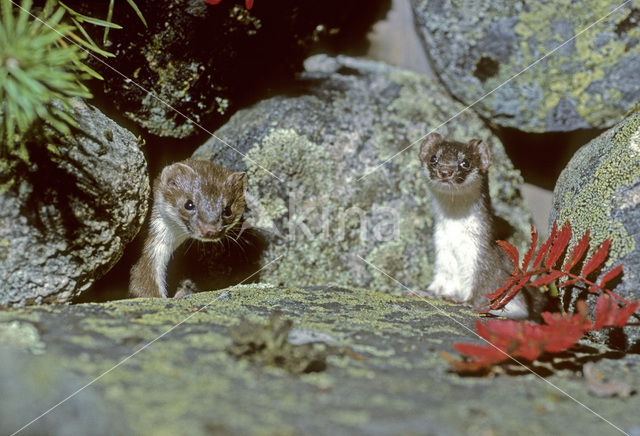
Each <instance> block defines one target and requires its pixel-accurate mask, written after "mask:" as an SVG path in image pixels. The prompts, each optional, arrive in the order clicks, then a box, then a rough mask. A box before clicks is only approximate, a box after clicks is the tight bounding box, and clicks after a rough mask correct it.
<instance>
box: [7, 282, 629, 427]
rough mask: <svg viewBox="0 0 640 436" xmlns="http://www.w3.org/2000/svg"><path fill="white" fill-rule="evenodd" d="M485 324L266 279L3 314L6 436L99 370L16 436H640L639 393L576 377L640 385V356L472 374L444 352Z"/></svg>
mask: <svg viewBox="0 0 640 436" xmlns="http://www.w3.org/2000/svg"><path fill="white" fill-rule="evenodd" d="M274 312H279V313H280V315H279V317H274V316H273V313H274ZM475 318H476V316H475V315H474V314H473V312H471V311H470V310H468V309H466V308H464V307H461V306H455V305H451V304H448V303H443V302H435V301H426V300H425V301H422V300H419V299H417V298H413V297H400V296H393V295H389V294H385V293H377V292H371V291H366V290H360V289H344V288H322V287H314V288H307V289H301V288H280V287H274V286H269V285H260V284H258V285H241V286H236V287H232V288H228V289H225V290H221V291H217V292H207V293H201V294H197V295H193V296H188V297H185V298H182V299H178V300H159V299H156V300H142V299H139V300H129V301H120V302H112V303H104V304H82V305H76V306H48V307H31V308H25V309H13V310H11V311H5V312H0V346H3V347H5V348H1V349H0V352H1V353H2V356H3V357H2V362H3V364H2V368H0V383H1V384H2V386H3V395H2V398H1V399H0V403H1V406H0V433H2V434H11V433H12V432H14V431H16V430H18V429H19V428H20V427H22V426H24V425H25V424H27V423H28V422H29V421H31V420H32V419H34V418H36V417H37V416H39V415H40V414H41V413H43V412H45V411H46V410H47V409H49V408H50V407H52V406H54V405H55V404H56V403H58V402H59V401H62V400H65V399H66V398H67V397H68V396H69V395H70V394H73V393H75V392H76V391H77V390H79V389H81V388H83V386H85V385H86V384H87V383H90V382H92V381H93V380H94V379H96V377H99V379H98V380H97V381H95V383H93V384H91V385H90V386H89V387H87V388H86V389H82V390H80V391H79V392H78V393H77V394H76V395H73V396H71V397H70V398H69V399H68V400H67V401H65V402H64V403H62V404H60V405H59V406H58V407H56V408H55V409H53V410H52V411H51V412H50V413H49V414H47V415H46V416H44V417H42V418H41V419H39V420H37V421H35V422H34V423H33V424H31V425H30V426H29V427H27V428H26V429H24V431H23V432H21V433H20V434H33V435H36V434H45V433H46V434H55V435H58V434H154V435H170V434H195V435H198V434H203V435H204V434H225V435H226V434H252V435H297V434H316V435H321V434H327V435H337V434H363V435H364V434H366V435H389V434H403V435H409V434H429V435H461V434H470V435H471V434H474V435H477V434H486V435H507V434H528V435H547V434H563V435H588V434H598V435H608V434H618V433H620V432H622V433H627V434H631V435H638V434H640V421H639V420H638V417H637V410H638V408H640V399H639V397H638V396H637V395H633V396H631V397H628V398H617V397H613V398H597V397H595V396H593V394H591V393H590V390H589V389H590V388H589V385H588V384H587V383H586V382H585V379H584V378H583V377H582V375H581V372H580V371H579V370H578V368H580V367H581V366H582V365H583V364H585V363H587V362H592V363H593V364H595V369H596V372H601V373H602V374H603V375H604V376H606V377H607V378H609V379H610V380H615V381H618V382H620V383H624V384H627V385H631V386H634V385H635V384H637V380H638V379H639V378H640V365H638V364H639V363H640V357H639V356H638V355H633V354H632V355H622V354H617V353H615V352H613V351H610V350H606V349H604V348H602V347H600V346H597V345H595V344H590V343H586V342H584V343H583V344H582V345H581V346H580V347H578V349H577V350H576V351H575V352H573V353H571V354H568V353H567V354H564V355H562V356H560V357H557V358H556V359H555V360H548V361H544V362H542V363H539V364H536V365H535V366H534V367H532V368H531V369H532V370H533V372H532V371H530V370H529V369H528V368H524V367H520V366H518V365H515V364H512V365H508V366H505V367H502V368H499V369H497V370H496V371H495V372H494V373H493V374H492V375H490V376H488V377H463V376H460V375H458V374H456V373H453V372H451V371H450V369H449V364H448V363H447V362H446V361H445V360H444V359H443V357H442V356H441V352H443V351H445V352H448V353H451V354H454V355H455V352H454V351H453V349H452V343H453V342H457V341H474V342H477V340H475V339H474V336H473V335H472V333H470V331H469V330H468V329H469V328H470V327H472V326H473V323H474V321H475ZM286 320H291V321H292V325H289V324H288V323H287V321H286ZM605 357H606V359H605ZM539 375H540V376H544V378H541V377H540V376H539ZM635 387H637V386H635ZM88 429H90V430H88Z"/></svg>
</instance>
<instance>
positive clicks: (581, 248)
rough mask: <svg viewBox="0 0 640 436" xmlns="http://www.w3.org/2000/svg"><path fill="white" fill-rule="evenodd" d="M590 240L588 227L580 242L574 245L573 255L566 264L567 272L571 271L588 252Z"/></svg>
mask: <svg viewBox="0 0 640 436" xmlns="http://www.w3.org/2000/svg"><path fill="white" fill-rule="evenodd" d="M590 240H591V237H590V236H589V230H588V229H587V231H586V232H584V235H582V237H581V238H580V240H579V241H578V243H577V244H576V245H575V246H574V247H573V251H572V252H571V257H570V258H569V260H568V261H567V263H566V264H565V265H564V270H565V271H567V272H569V271H571V269H572V268H573V267H574V266H576V265H577V264H578V262H580V260H581V259H582V256H584V254H585V253H586V252H587V249H588V248H589V241H590Z"/></svg>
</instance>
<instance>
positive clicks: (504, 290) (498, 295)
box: [484, 277, 518, 301]
mask: <svg viewBox="0 0 640 436" xmlns="http://www.w3.org/2000/svg"><path fill="white" fill-rule="evenodd" d="M516 283H518V277H509V278H508V279H507V282H506V283H505V284H504V285H503V286H502V287H501V288H498V289H496V290H495V291H493V292H491V293H489V294H485V295H484V296H485V297H487V298H488V299H489V301H494V300H495V299H497V298H502V297H503V296H505V295H506V294H507V292H508V291H509V289H511V288H512V287H513V286H514V285H515V284H516Z"/></svg>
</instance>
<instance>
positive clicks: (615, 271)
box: [600, 265, 622, 288]
mask: <svg viewBox="0 0 640 436" xmlns="http://www.w3.org/2000/svg"><path fill="white" fill-rule="evenodd" d="M621 272H622V265H618V266H617V267H615V268H614V269H612V270H611V271H609V272H607V273H606V274H605V275H603V276H602V278H601V279H600V286H602V287H603V288H605V287H606V286H607V282H610V281H611V280H613V279H614V278H616V277H617V276H618V275H620V273H621Z"/></svg>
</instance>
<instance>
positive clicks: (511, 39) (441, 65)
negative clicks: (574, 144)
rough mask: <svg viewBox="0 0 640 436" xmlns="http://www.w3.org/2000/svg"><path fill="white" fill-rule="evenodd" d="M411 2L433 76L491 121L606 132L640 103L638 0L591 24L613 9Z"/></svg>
mask: <svg viewBox="0 0 640 436" xmlns="http://www.w3.org/2000/svg"><path fill="white" fill-rule="evenodd" d="M412 5H413V11H414V15H415V16H416V20H417V23H418V27H419V31H420V34H421V36H422V38H423V41H424V42H425V47H426V51H427V53H428V55H429V57H430V59H431V61H432V65H433V68H434V69H435V71H436V72H437V74H438V77H439V78H440V79H441V80H442V81H443V82H444V84H445V85H446V87H447V89H449V91H451V93H452V94H453V95H455V96H456V97H457V98H459V99H460V100H461V101H462V102H464V103H465V104H473V109H474V110H475V111H477V112H478V113H480V114H481V115H482V116H483V117H484V118H487V119H490V120H492V121H493V122H495V123H496V124H499V125H501V126H505V127H514V128H516V129H520V130H523V131H527V132H549V131H571V130H576V129H584V128H608V127H611V126H613V125H614V124H615V123H617V122H618V121H620V119H622V117H623V116H624V115H625V113H627V111H628V110H629V109H630V108H631V107H633V105H634V104H635V103H636V102H637V101H638V100H640V87H638V83H640V68H638V64H640V26H638V20H639V19H640V1H638V0H633V1H631V2H628V4H627V3H625V4H624V5H623V6H621V7H620V8H619V9H617V10H616V11H615V12H613V13H612V14H611V15H610V16H608V17H607V18H605V19H603V20H602V21H601V22H598V23H597V24H595V25H593V26H591V24H593V23H594V22H596V20H598V19H601V18H604V17H605V16H607V14H609V13H611V12H612V11H613V10H614V8H615V7H616V6H617V5H614V4H612V3H611V2H610V1H606V0H586V1H580V2H576V1H571V0H549V1H544V2H535V3H531V2H525V1H506V0H500V1H493V0H481V1H475V2H462V1H459V0H454V1H446V2H445V1H430V0H412ZM578 33H580V34H579V35H578ZM576 35H577V36H576ZM574 36H576V38H575V39H571V38H572V37H574ZM565 42H566V44H564V43H565ZM561 45H562V46H561ZM556 48H557V51H554V52H553V53H551V52H552V51H553V50H555V49H556ZM547 53H549V56H547V57H545V58H544V59H543V60H541V61H540V62H537V61H538V60H539V59H540V58H542V57H543V56H544V55H545V54H547ZM534 63H536V64H535V65H534ZM516 74H518V76H517V77H514V75H516ZM510 79H512V80H510ZM505 82H506V83H505ZM489 92H490V94H489V95H486V97H485V94H487V93H489ZM478 99H481V100H480V101H477V102H476V100H478Z"/></svg>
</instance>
